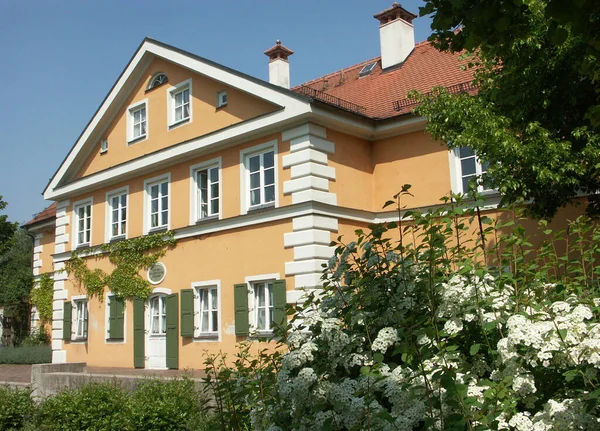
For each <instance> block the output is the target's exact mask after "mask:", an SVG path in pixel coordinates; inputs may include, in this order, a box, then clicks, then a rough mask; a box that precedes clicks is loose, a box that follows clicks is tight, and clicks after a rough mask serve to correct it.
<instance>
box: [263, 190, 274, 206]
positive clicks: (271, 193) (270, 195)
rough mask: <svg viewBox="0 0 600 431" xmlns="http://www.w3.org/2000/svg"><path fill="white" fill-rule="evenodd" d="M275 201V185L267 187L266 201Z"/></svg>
mask: <svg viewBox="0 0 600 431" xmlns="http://www.w3.org/2000/svg"><path fill="white" fill-rule="evenodd" d="M273 201H275V186H268V187H265V203H266V202H273Z"/></svg>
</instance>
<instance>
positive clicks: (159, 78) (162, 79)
mask: <svg viewBox="0 0 600 431" xmlns="http://www.w3.org/2000/svg"><path fill="white" fill-rule="evenodd" d="M167 82H169V78H167V75H165V74H164V73H157V74H156V75H154V76H153V77H152V78H150V82H149V83H148V88H146V90H151V89H153V88H154V87H158V86H159V85H163V84H165V83H167Z"/></svg>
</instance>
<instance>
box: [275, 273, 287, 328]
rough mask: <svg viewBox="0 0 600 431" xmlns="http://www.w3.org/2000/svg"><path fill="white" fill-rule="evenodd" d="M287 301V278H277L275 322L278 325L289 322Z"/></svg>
mask: <svg viewBox="0 0 600 431" xmlns="http://www.w3.org/2000/svg"><path fill="white" fill-rule="evenodd" d="M286 302H287V301H286V291H285V280H275V281H274V282H273V322H274V323H275V324H276V325H282V324H283V323H287V322H286V317H285V304H286Z"/></svg>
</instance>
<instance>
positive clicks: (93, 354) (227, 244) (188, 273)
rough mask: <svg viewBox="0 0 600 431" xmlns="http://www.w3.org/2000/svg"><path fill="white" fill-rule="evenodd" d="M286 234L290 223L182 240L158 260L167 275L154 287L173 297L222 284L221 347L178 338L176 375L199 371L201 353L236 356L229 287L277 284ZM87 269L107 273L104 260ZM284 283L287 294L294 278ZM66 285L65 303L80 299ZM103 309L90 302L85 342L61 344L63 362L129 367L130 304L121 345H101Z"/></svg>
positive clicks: (289, 256) (286, 256)
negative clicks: (253, 280) (267, 278)
mask: <svg viewBox="0 0 600 431" xmlns="http://www.w3.org/2000/svg"><path fill="white" fill-rule="evenodd" d="M291 231H292V223H291V220H285V221H279V222H271V223H266V224H261V225H260V226H253V227H248V228H242V229H235V230H230V231H225V232H220V233H213V234H210V235H206V236H203V237H196V238H189V239H184V240H181V241H179V243H178V245H177V248H176V249H174V250H170V251H168V252H167V254H166V255H165V256H164V257H163V258H162V259H161V262H163V263H164V264H165V266H166V268H167V275H166V277H165V279H164V281H163V282H162V283H160V284H159V285H157V286H154V287H162V288H168V289H171V291H172V293H178V292H179V291H180V290H181V289H189V288H191V286H192V283H193V282H200V281H208V280H220V282H221V291H220V300H221V307H220V312H221V328H220V329H221V341H220V342H212V341H211V342H208V341H194V340H193V339H192V338H190V337H179V368H180V369H183V368H202V367H203V358H204V351H208V352H210V353H217V352H218V351H223V352H226V353H229V354H232V353H233V352H235V351H236V348H235V344H236V342H239V341H243V340H244V339H245V337H236V336H235V333H234V324H235V319H234V303H233V286H234V284H236V283H243V282H244V280H245V277H246V276H254V275H261V274H271V273H279V274H280V278H285V275H284V274H285V268H284V263H285V262H286V261H291V260H293V250H292V249H284V247H283V234H284V233H286V232H291ZM88 265H89V266H90V267H98V268H102V269H104V270H109V269H110V265H109V264H108V262H107V259H106V258H101V259H95V258H91V259H89V260H88ZM286 281H287V283H286V286H287V289H288V290H292V289H293V288H294V286H293V277H287V280H286ZM66 284H67V290H68V292H69V295H68V299H69V300H70V299H71V298H72V296H73V295H80V294H81V291H80V290H79V289H77V288H76V287H75V286H74V285H73V284H72V282H70V281H68V282H67V283H66ZM180 300H181V299H180V298H179V301H180ZM104 305H105V304H104V303H103V304H100V302H99V301H98V300H97V299H93V300H91V301H90V303H89V325H88V328H89V329H88V342H87V343H75V342H64V343H63V345H64V347H63V348H64V349H65V350H66V351H67V361H68V362H77V361H84V362H87V363H88V365H90V366H107V367H133V329H132V328H133V312H132V309H133V307H132V306H131V302H127V306H126V309H125V314H126V317H125V326H126V329H125V334H126V335H125V337H126V343H114V342H113V343H107V342H105V331H106V311H105V308H104ZM180 311H181V310H180ZM179 318H180V316H179Z"/></svg>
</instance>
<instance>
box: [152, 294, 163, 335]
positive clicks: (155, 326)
mask: <svg viewBox="0 0 600 431" xmlns="http://www.w3.org/2000/svg"><path fill="white" fill-rule="evenodd" d="M150 319H151V322H150V335H165V334H166V333H167V301H166V297H165V296H155V297H154V298H151V299H150Z"/></svg>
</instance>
